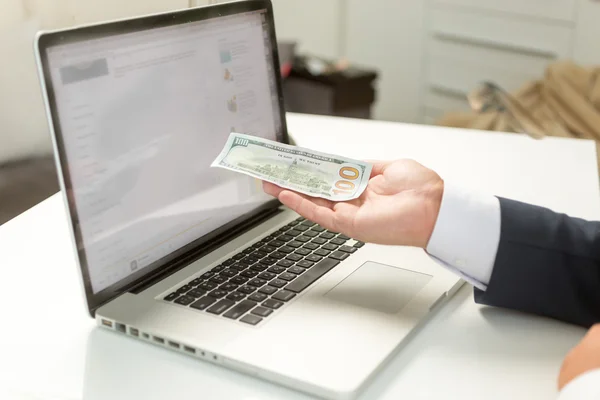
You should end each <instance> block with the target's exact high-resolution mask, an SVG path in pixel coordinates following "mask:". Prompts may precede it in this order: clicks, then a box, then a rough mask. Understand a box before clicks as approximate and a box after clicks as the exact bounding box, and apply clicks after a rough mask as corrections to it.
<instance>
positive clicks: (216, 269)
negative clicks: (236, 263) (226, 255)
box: [211, 264, 227, 273]
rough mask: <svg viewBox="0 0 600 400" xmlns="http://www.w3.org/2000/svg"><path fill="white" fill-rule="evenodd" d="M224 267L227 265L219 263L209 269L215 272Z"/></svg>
mask: <svg viewBox="0 0 600 400" xmlns="http://www.w3.org/2000/svg"><path fill="white" fill-rule="evenodd" d="M225 268H227V267H226V266H224V265H223V264H221V265H217V266H216V267H213V268H212V269H211V271H212V272H214V273H217V272H221V271H223V270H224V269H225Z"/></svg>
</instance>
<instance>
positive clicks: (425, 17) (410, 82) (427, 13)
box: [273, 0, 600, 122]
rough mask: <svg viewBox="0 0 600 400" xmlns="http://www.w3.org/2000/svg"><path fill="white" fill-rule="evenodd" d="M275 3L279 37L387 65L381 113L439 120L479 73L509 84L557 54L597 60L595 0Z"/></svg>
mask: <svg viewBox="0 0 600 400" xmlns="http://www.w3.org/2000/svg"><path fill="white" fill-rule="evenodd" d="M273 2H274V8H275V17H276V22H277V30H278V37H279V38H280V39H293V40H296V41H297V42H298V43H299V44H300V45H301V48H300V49H299V51H300V52H301V53H313V54H318V55H321V56H324V57H329V58H332V57H333V58H337V57H346V58H348V60H350V61H351V62H353V63H358V64H362V65H368V66H373V67H374V68H376V69H377V70H378V71H380V79H379V84H378V87H377V102H376V104H375V107H374V118H376V119H386V120H396V121H405V122H433V121H434V120H435V119H436V118H437V117H438V116H439V115H441V114H442V113H443V112H446V111H460V110H464V109H465V107H467V103H466V97H465V96H466V94H467V93H468V91H469V90H471V89H473V88H474V87H475V84H476V83H478V82H479V81H482V80H488V81H493V82H496V83H497V84H499V85H500V86H502V87H503V88H505V89H506V90H508V91H512V90H513V89H515V88H516V87H518V86H520V85H522V84H524V83H525V82H527V81H529V80H531V79H533V78H536V79H538V78H541V77H542V76H543V72H544V68H545V67H546V66H547V65H548V64H549V63H550V62H552V61H554V60H557V59H564V58H569V59H572V60H574V61H575V62H576V63H578V64H581V65H590V64H598V65H600V40H598V38H599V37H600V24H599V23H598V22H599V21H600V1H597V0H527V1H523V0H502V1H495V0H428V1H422V0H403V1H398V0H370V1H364V0H339V1H328V2H324V1H322V0H304V1H299V0H293V1H289V0H274V1H273ZM321 9H323V12H321ZM316 12H318V13H319V14H318V15H319V24H316V23H314V18H315V13H316ZM317 25H318V26H317Z"/></svg>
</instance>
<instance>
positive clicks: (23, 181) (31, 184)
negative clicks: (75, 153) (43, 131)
mask: <svg viewBox="0 0 600 400" xmlns="http://www.w3.org/2000/svg"><path fill="white" fill-rule="evenodd" d="M58 190H59V187H58V179H57V176H56V168H55V166H54V158H53V157H52V156H47V157H36V158H29V159H24V160H18V161H12V162H9V163H5V164H0V225H2V224H3V223H5V222H6V221H9V220H11V219H13V218H14V217H16V216H17V215H19V214H21V213H22V212H24V211H26V210H27V209H29V208H31V207H33V206H34V205H36V204H37V203H39V202H40V201H42V200H45V199H46V198H48V197H50V196H51V195H53V194H54V193H56V192H58Z"/></svg>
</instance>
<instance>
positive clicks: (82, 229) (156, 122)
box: [36, 0, 462, 399]
mask: <svg viewBox="0 0 600 400" xmlns="http://www.w3.org/2000/svg"><path fill="white" fill-rule="evenodd" d="M36 53H37V58H38V65H39V73H40V77H41V82H42V88H43V93H44V96H45V102H46V107H47V113H48V120H49V126H50V130H51V132H52V138H53V141H54V150H55V155H56V164H57V168H58V171H59V176H60V181H61V182H60V183H61V187H62V191H63V194H64V201H65V204H66V207H67V210H68V215H69V217H70V222H71V224H70V226H71V228H72V238H73V244H74V247H75V251H76V255H77V260H78V265H79V268H80V271H81V281H82V283H83V289H84V294H85V298H86V300H87V306H88V309H89V312H90V314H91V316H92V317H94V318H95V319H96V321H97V323H98V325H99V326H100V327H102V328H105V329H109V330H112V331H114V332H115V333H116V334H120V335H123V336H126V337H128V338H130V339H129V340H131V339H134V340H141V341H144V342H146V343H148V344H153V345H156V346H160V347H163V348H165V349H168V350H172V351H176V352H179V353H181V355H182V357H183V356H190V357H194V358H197V359H199V360H203V361H205V362H210V363H214V364H218V365H221V366H225V367H228V368H231V369H235V370H238V371H243V372H245V373H248V374H251V375H253V376H256V377H258V378H263V379H266V380H270V381H273V382H276V383H278V384H282V385H285V386H289V387H292V388H295V389H298V390H301V391H304V392H308V393H311V394H313V395H316V396H320V397H324V398H331V399H337V398H353V397H355V396H356V395H357V394H358V393H359V392H360V391H361V389H362V388H363V387H364V386H365V385H366V383H367V382H368V381H369V379H370V378H372V377H373V375H374V374H375V372H376V371H377V370H378V369H379V368H380V367H381V366H382V365H383V364H384V363H385V361H386V360H387V359H389V358H390V356H391V355H392V354H393V353H394V351H395V350H396V349H398V348H399V346H400V344H401V343H402V341H403V340H404V339H405V338H406V337H407V335H408V334H409V333H410V332H411V331H412V330H413V329H415V327H417V326H418V325H419V324H420V323H422V322H423V321H424V320H425V319H426V317H427V316H428V315H429V314H430V313H431V311H432V310H433V309H434V307H435V306H436V305H438V304H441V303H442V302H443V300H444V299H446V298H448V297H449V296H450V295H452V294H454V292H455V291H456V290H457V289H458V288H459V287H460V285H461V283H462V281H461V280H460V279H458V278H457V277H456V276H455V275H454V274H452V273H450V272H448V271H446V270H444V269H442V268H439V267H438V266H437V265H436V264H435V262H433V261H432V260H430V259H429V257H427V255H426V254H424V252H423V251H422V250H418V249H411V248H401V247H389V246H376V245H370V244H365V243H362V242H360V241H356V240H354V239H352V238H349V237H346V236H344V235H342V234H339V233H337V232H330V231H327V230H325V229H323V228H322V227H320V226H318V225H316V224H314V223H313V222H311V221H307V220H304V219H303V218H299V217H298V215H296V214H294V213H293V212H292V211H290V210H288V209H286V208H284V207H282V206H281V204H280V203H278V202H277V201H276V200H274V199H272V198H270V197H268V196H266V195H265V194H264V193H263V192H262V190H261V185H260V182H257V181H256V180H253V179H251V178H248V177H246V176H242V175H239V174H236V173H232V172H229V171H224V170H221V169H211V168H210V167H209V165H210V163H211V162H212V161H213V159H214V158H215V156H216V155H217V154H218V153H219V150H220V149H221V148H222V146H223V145H224V143H225V141H226V139H227V137H228V135H229V133H230V132H231V131H238V132H244V133H247V134H252V135H257V136H261V137H265V138H268V139H272V140H278V141H281V142H283V143H287V142H288V134H287V130H286V123H285V114H284V107H283V99H282V94H281V93H282V89H281V79H280V69H279V61H278V53H277V46H276V39H275V28H274V22H273V12H272V7H271V4H270V2H269V1H268V0H253V1H239V2H234V3H228V4H222V5H217V6H211V7H202V8H194V9H187V10H182V11H176V12H170V13H165V14H159V15H151V16H144V17H139V18H133V19H128V20H120V21H113V22H108V23H104V24H98V25H92V26H85V27H77V28H73V29H68V30H61V31H53V32H43V33H40V34H39V35H38V38H37V41H36Z"/></svg>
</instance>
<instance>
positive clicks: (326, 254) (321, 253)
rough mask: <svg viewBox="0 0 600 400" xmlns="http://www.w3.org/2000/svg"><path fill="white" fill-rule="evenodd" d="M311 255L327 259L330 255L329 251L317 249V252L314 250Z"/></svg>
mask: <svg viewBox="0 0 600 400" xmlns="http://www.w3.org/2000/svg"><path fill="white" fill-rule="evenodd" d="M313 254H316V255H318V256H321V257H327V256H328V255H329V254H331V251H329V250H325V249H319V250H316V251H315V252H314V253H313Z"/></svg>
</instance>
